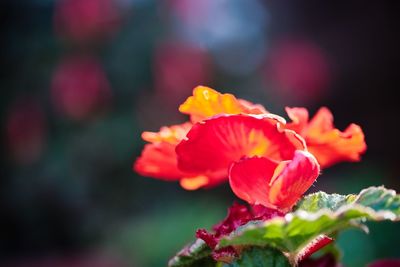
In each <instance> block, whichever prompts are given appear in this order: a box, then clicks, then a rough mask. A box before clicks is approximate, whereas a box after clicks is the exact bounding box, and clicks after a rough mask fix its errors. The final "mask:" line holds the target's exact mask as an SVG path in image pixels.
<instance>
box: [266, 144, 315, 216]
mask: <svg viewBox="0 0 400 267" xmlns="http://www.w3.org/2000/svg"><path fill="white" fill-rule="evenodd" d="M319 171H320V169H319V165H318V162H317V160H316V159H315V158H314V156H313V155H312V154H310V153H308V152H305V151H300V150H297V151H296V152H295V155H294V157H293V159H292V160H291V161H289V162H288V163H287V164H285V166H284V168H282V171H280V172H279V173H278V174H277V175H276V176H275V177H273V178H272V180H271V182H270V185H271V189H270V192H269V196H268V197H269V201H270V203H272V204H274V205H276V206H277V207H280V208H282V209H284V208H291V207H292V206H293V205H294V204H296V202H297V200H298V199H299V198H300V197H301V196H302V195H303V194H304V193H305V192H306V191H307V190H308V188H310V186H311V185H312V184H313V183H314V181H315V180H316V179H317V177H318V175H319Z"/></svg>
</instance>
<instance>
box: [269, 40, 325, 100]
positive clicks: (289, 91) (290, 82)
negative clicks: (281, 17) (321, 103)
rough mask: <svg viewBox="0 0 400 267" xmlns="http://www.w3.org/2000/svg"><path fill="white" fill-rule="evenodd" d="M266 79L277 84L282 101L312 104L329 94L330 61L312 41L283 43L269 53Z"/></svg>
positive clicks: (287, 41) (279, 43) (277, 90)
mask: <svg viewBox="0 0 400 267" xmlns="http://www.w3.org/2000/svg"><path fill="white" fill-rule="evenodd" d="M267 79H268V81H272V82H274V83H276V85H277V86H276V91H275V92H276V93H277V94H278V95H280V96H281V97H282V98H283V99H285V100H290V101H296V103H313V102H315V101H316V100H318V99H320V98H321V97H323V96H324V95H325V94H326V91H327V87H328V85H329V82H330V79H331V72H330V67H329V61H328V59H327V57H326V56H325V54H324V53H323V52H322V50H321V49H320V48H319V47H318V46H317V45H316V44H314V43H312V42H309V41H299V40H285V41H281V42H278V43H277V44H276V46H275V47H273V48H272V49H271V51H270V58H269V60H268V68H267ZM272 88H274V87H272Z"/></svg>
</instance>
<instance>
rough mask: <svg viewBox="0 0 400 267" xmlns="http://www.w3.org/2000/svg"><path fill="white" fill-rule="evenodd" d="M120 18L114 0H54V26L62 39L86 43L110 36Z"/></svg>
mask: <svg viewBox="0 0 400 267" xmlns="http://www.w3.org/2000/svg"><path fill="white" fill-rule="evenodd" d="M120 20H121V19H120V14H119V10H118V8H117V6H116V3H115V1H114V0H84V1H82V0H60V1H56V6H55V13H54V28H55V32H56V34H57V35H59V36H60V37H61V38H64V39H68V40H72V41H75V42H79V43H82V42H83V43H86V42H89V41H93V40H99V39H104V38H107V37H110V36H112V35H113V34H114V33H115V31H116V30H117V29H118V28H119V25H120Z"/></svg>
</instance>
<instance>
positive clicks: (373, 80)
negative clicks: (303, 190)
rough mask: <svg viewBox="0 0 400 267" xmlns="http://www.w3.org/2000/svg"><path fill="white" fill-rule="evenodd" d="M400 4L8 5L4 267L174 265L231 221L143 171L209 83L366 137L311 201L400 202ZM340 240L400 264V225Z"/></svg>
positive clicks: (361, 259) (220, 198)
mask: <svg viewBox="0 0 400 267" xmlns="http://www.w3.org/2000/svg"><path fill="white" fill-rule="evenodd" d="M398 11H399V4H396V2H395V1H391V2H390V1H371V2H367V1H277V0H276V1H262V0H232V1H227V0H204V1H195V0H168V1H156V0H115V1H113V0H64V1H54V0H30V1H28V0H8V1H7V0H2V1H1V3H0V21H1V24H0V25H1V26H0V27H1V42H0V46H1V47H0V53H1V54H0V56H1V66H0V72H1V76H0V77H1V78H0V88H1V92H2V96H1V99H0V101H1V105H0V109H1V126H2V127H1V130H2V131H1V138H2V143H3V146H2V150H1V165H0V172H1V176H0V179H1V180H0V265H1V266H3V265H4V266H165V264H166V261H167V260H168V258H169V257H171V256H172V255H173V254H174V253H175V252H176V251H177V250H178V249H179V248H180V247H182V246H183V245H184V244H185V243H186V242H188V241H189V240H191V239H192V238H193V236H194V231H195V229H197V228H199V227H210V226H211V225H212V224H214V223H216V222H217V221H219V220H220V219H222V218H223V217H224V216H225V210H226V207H227V206H228V205H229V204H230V203H231V202H232V200H233V199H234V197H233V194H232V193H231V192H230V189H229V187H228V186H227V185H222V186H219V187H217V188H215V189H211V190H199V191H196V192H187V191H184V190H183V189H181V188H180V187H179V185H178V184H175V183H166V182H162V181H158V180H154V179H149V178H143V177H139V176H138V175H136V174H135V173H133V172H132V170H131V166H132V163H133V161H134V159H135V158H136V157H137V156H138V155H139V154H140V151H141V149H142V147H143V142H142V141H141V140H140V134H141V132H142V131H144V130H157V129H158V128H159V127H160V126H162V125H168V124H172V123H177V122H181V121H184V120H185V117H184V116H182V115H180V114H179V113H178V111H177V106H178V105H179V103H181V102H182V100H184V99H185V98H186V97H187V96H189V95H190V94H191V90H192V88H193V87H194V86H196V85H198V84H203V85H208V86H211V87H213V88H215V89H217V90H219V91H221V92H230V93H234V94H235V95H236V96H238V97H240V98H245V99H247V100H251V101H254V102H258V103H261V104H263V105H265V106H266V107H267V109H268V110H270V111H272V112H275V113H277V114H281V115H284V107H285V106H305V107H307V108H309V109H310V111H311V112H312V113H314V112H315V111H316V110H317V109H318V107H320V106H328V107H329V108H330V109H331V110H332V111H333V113H334V116H335V124H336V126H338V128H339V129H344V128H345V127H346V126H347V125H348V124H349V123H351V122H355V123H357V124H359V125H361V126H362V128H363V130H364V132H365V135H366V141H367V145H368V150H367V153H366V154H365V155H364V157H363V161H362V162H360V163H341V164H339V165H337V166H334V167H332V168H329V169H327V170H324V173H323V175H322V176H320V178H319V179H318V181H317V183H316V184H315V186H314V187H313V188H312V190H314V191H315V190H325V191H327V192H339V193H356V192H358V191H359V190H360V189H362V188H363V187H367V186H370V185H381V184H385V185H386V186H387V187H389V188H393V189H396V190H400V175H399V172H400V167H399V164H398V163H399V157H398V153H399V150H400V144H399V137H398V130H399V129H398V128H399V127H398V125H397V123H398V121H399V120H398V116H399V114H398V97H397V95H398V93H397V91H398V89H399V82H398V81H399V77H400V76H399V67H398V66H399V60H400V56H399V54H400V53H399V47H400V44H399V41H398V34H399V31H398V25H399V15H398ZM370 230H371V233H370V234H369V235H366V234H364V233H361V232H360V231H356V230H352V231H348V232H345V233H344V234H343V235H341V236H340V237H339V240H338V242H339V244H340V246H341V247H342V248H343V251H344V262H345V264H346V265H347V266H364V264H365V263H366V262H370V261H371V260H373V259H377V258H388V257H400V250H399V249H398V240H399V238H400V226H399V225H396V224H394V223H387V222H384V223H380V224H370Z"/></svg>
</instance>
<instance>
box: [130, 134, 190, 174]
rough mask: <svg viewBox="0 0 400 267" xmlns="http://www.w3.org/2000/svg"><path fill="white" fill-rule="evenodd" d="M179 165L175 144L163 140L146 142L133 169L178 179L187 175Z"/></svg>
mask: <svg viewBox="0 0 400 267" xmlns="http://www.w3.org/2000/svg"><path fill="white" fill-rule="evenodd" d="M177 166H178V165H177V161H176V154H175V145H172V144H169V143H165V142H162V143H154V144H146V145H145V146H144V149H143V151H142V155H141V156H140V157H139V158H138V159H137V160H136V161H135V163H134V165H133V169H134V170H135V171H136V172H137V173H139V174H140V175H143V176H148V177H154V178H159V179H162V180H169V181H176V180H179V179H180V178H181V177H183V176H184V175H185V173H183V172H181V171H180V170H179V169H178V167H177Z"/></svg>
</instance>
